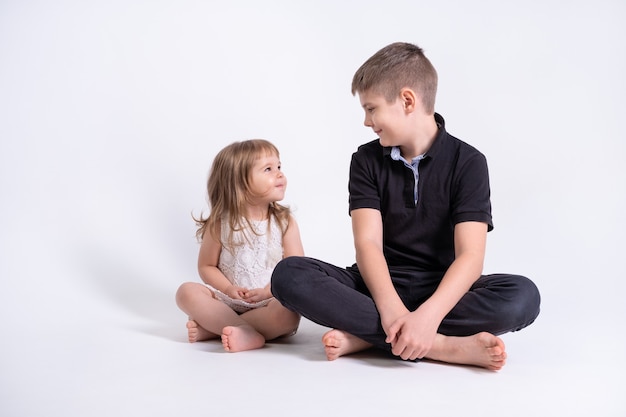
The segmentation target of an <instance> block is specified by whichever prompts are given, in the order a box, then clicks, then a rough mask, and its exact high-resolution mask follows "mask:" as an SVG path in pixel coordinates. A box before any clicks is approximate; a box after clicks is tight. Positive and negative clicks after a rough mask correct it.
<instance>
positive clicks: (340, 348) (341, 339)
mask: <svg viewBox="0 0 626 417" xmlns="http://www.w3.org/2000/svg"><path fill="white" fill-rule="evenodd" d="M322 343H323V344H324V351H325V352H326V359H328V360H329V361H334V360H335V359H337V358H338V357H340V356H344V355H349V354H350V353H356V352H360V351H362V350H365V349H368V348H370V347H371V346H372V345H370V344H369V343H367V342H366V341H365V340H363V339H359V338H358V337H356V336H353V335H351V334H350V333H346V332H343V331H341V330H337V329H333V330H330V331H328V332H326V333H325V334H324V336H322Z"/></svg>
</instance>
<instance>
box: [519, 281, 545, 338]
mask: <svg viewBox="0 0 626 417" xmlns="http://www.w3.org/2000/svg"><path fill="white" fill-rule="evenodd" d="M515 282H516V285H517V297H516V298H515V299H516V302H515V303H514V304H515V305H516V306H517V309H516V313H517V314H516V316H517V322H518V323H520V327H519V328H520V329H521V328H524V327H526V326H528V325H529V324H531V323H532V322H533V321H535V319H536V318H537V316H538V315H539V310H540V305H541V295H540V293H539V289H538V288H537V286H536V285H535V283H534V282H533V281H531V280H530V279H528V278H526V277H523V276H518V277H517V279H516V280H515Z"/></svg>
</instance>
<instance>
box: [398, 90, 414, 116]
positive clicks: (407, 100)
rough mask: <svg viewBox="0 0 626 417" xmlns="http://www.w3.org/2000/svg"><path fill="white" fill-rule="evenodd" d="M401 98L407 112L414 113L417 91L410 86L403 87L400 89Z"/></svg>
mask: <svg viewBox="0 0 626 417" xmlns="http://www.w3.org/2000/svg"><path fill="white" fill-rule="evenodd" d="M400 100H402V105H403V107H404V111H405V112H406V113H412V112H413V111H415V105H416V103H417V96H416V95H415V91H413V90H411V89H410V88H403V89H402V90H400Z"/></svg>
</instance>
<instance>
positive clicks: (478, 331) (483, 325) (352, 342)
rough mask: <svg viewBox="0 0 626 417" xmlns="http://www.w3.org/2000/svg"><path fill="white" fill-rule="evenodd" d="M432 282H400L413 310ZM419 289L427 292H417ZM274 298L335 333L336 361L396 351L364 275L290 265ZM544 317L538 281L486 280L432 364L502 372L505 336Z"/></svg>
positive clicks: (327, 342) (449, 319)
mask: <svg viewBox="0 0 626 417" xmlns="http://www.w3.org/2000/svg"><path fill="white" fill-rule="evenodd" d="M432 276H433V275H432V274H426V275H425V277H424V278H425V282H426V284H424V282H422V281H420V278H419V277H413V279H412V277H410V276H406V275H405V276H403V277H396V278H394V282H396V284H398V286H397V288H399V293H400V296H401V298H402V299H403V300H405V303H407V308H409V310H411V311H413V310H415V309H416V308H417V307H418V306H419V304H421V302H423V301H424V300H425V299H426V298H428V296H429V295H430V294H431V293H432V292H433V291H434V288H436V283H437V282H436V281H433V283H432V284H431V283H429V280H430V279H432ZM416 282H417V283H418V285H421V286H422V288H421V289H420V288H416V287H415V283H416ZM411 284H412V285H413V287H411ZM416 291H418V292H419V291H423V292H424V295H423V297H422V298H421V300H417V301H415V300H413V301H412V302H413V304H412V305H411V301H410V300H409V301H407V297H406V294H415V292H416ZM272 293H273V294H274V295H275V296H276V298H277V299H278V300H280V301H281V302H282V303H283V304H284V305H285V306H286V307H287V308H289V309H292V310H294V311H297V312H298V313H300V314H302V315H303V316H305V317H307V318H309V319H310V320H312V321H313V322H316V323H318V324H320V325H322V326H326V327H330V328H333V330H330V331H329V332H327V333H326V334H325V335H324V336H323V338H322V342H323V344H324V349H325V352H326V356H327V358H328V359H329V360H334V359H336V358H338V357H339V356H343V355H347V354H350V353H354V352H358V351H361V350H364V349H368V348H369V347H372V346H374V347H377V348H380V349H383V350H386V351H391V346H390V345H389V344H388V343H386V342H385V338H386V334H385V332H384V330H383V328H382V325H381V323H380V316H379V314H378V310H377V309H376V306H375V304H374V301H373V300H372V298H371V297H370V295H369V292H368V291H367V288H366V287H365V284H364V283H363V280H362V279H361V278H360V276H359V274H358V271H356V270H346V269H344V268H338V267H336V266H334V265H330V264H327V263H325V262H323V261H319V260H316V259H311V258H305V257H292V258H287V259H285V260H283V261H281V262H280V263H279V264H278V265H277V267H276V269H275V270H274V274H273V276H272ZM486 307H488V308H489V311H487V310H486ZM538 313H539V293H538V291H537V289H536V287H535V285H534V284H533V283H532V282H531V281H530V280H528V279H527V278H524V277H520V276H513V275H504V274H498V275H490V276H483V277H481V278H480V279H479V280H478V281H477V282H476V283H475V284H474V285H473V286H472V288H471V290H470V291H469V292H468V293H467V294H466V295H465V296H464V297H463V298H462V299H461V301H459V303H458V304H457V306H455V308H454V309H453V310H452V311H451V312H450V313H449V314H448V315H447V316H446V318H445V319H444V320H443V322H442V324H441V326H440V327H439V333H438V335H437V337H436V339H435V341H434V345H433V347H432V349H431V350H430V351H429V352H428V354H427V355H426V358H428V359H432V360H437V361H442V362H448V363H455V364H465V365H475V366H481V367H484V368H487V369H494V370H495V369H500V368H501V367H502V366H504V363H505V360H506V351H505V346H504V342H503V341H502V340H501V339H500V338H499V337H497V335H498V334H502V333H506V332H509V331H515V330H520V329H522V328H523V327H525V326H527V325H529V324H530V323H532V321H533V320H534V319H535V318H536V316H537V315H538Z"/></svg>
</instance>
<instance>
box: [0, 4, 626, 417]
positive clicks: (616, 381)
mask: <svg viewBox="0 0 626 417" xmlns="http://www.w3.org/2000/svg"><path fill="white" fill-rule="evenodd" d="M352 3H353V2H338V1H334V0H333V1H330V0H328V1H327V0H319V1H315V2H306V1H301V2H287V1H285V2H283V1H282V0H267V1H264V2H257V1H253V0H242V1H229V2H225V1H213V0H207V1H196V0H177V1H169V0H162V1H142V0H106V1H103V0H90V1H74V0H54V1H43V0H41V1H38V0H32V1H22V0H15V1H13V0H4V1H1V2H0V417H39V416H42V417H51V416H62V417H83V416H89V417H99V416H103V417H104V416H107V417H108V416H124V417H125V416H147V417H160V416H184V415H210V416H212V415H236V416H243V415H275V416H316V417H319V416H339V415H348V416H382V415H396V414H397V415H402V416H404V415H406V416H413V415H415V416H454V415H464V416H481V417H482V416H485V415H489V416H493V415H496V416H500V415H502V416H523V417H527V416H568V417H569V416H584V417H588V416H598V417H600V416H601V417H613V416H615V417H623V416H626V399H625V395H624V393H625V390H624V386H625V382H624V380H625V376H624V375H626V355H625V353H626V337H625V336H624V331H625V325H624V321H625V318H626V303H624V294H626V280H625V274H624V267H623V258H624V249H625V245H624V234H625V233H626V221H625V220H624V219H625V217H624V212H625V211H626V194H625V193H624V190H626V170H625V169H624V163H623V159H624V155H625V154H626V142H625V141H624V138H625V137H626V128H625V125H624V123H623V116H624V114H626V102H625V101H624V97H626V84H625V83H624V74H626V55H624V51H625V50H626V44H625V42H626V26H625V25H624V21H626V5H625V4H624V2H623V1H621V0H615V1H611V0H600V1H595V2H566V1H559V0H542V1H532V0H529V1H526V2H523V3H519V4H517V3H515V4H514V3H510V2H494V1H488V0H479V1H474V2H467V1H464V0H441V1H437V2H419V1H410V2H409V1H404V0H389V1H385V2H381V1H374V0H362V1H360V2H356V3H358V7H357V6H356V3H354V4H352ZM399 40H400V41H409V42H416V43H418V44H420V45H421V46H423V47H424V48H425V50H426V53H427V55H428V56H429V57H430V58H431V60H432V61H433V63H434V65H435V67H436V68H437V69H438V71H439V76H440V87H439V92H438V98H437V110H438V111H439V112H441V113H442V114H443V116H444V117H446V121H447V126H448V127H449V130H450V131H451V132H452V133H453V134H455V135H457V136H459V137H460V138H461V139H464V140H466V141H468V142H470V143H471V144H473V145H475V146H477V147H478V148H479V149H480V150H482V151H483V152H484V153H485V154H486V156H487V159H488V161H489V167H490V174H491V179H492V184H491V186H492V187H491V188H492V203H493V208H494V221H495V225H496V228H495V229H494V231H493V232H491V233H490V234H489V240H488V250H487V259H486V262H485V272H488V273H490V272H511V273H520V274H524V275H527V276H529V277H530V278H532V279H533V280H534V281H535V282H536V283H537V285H538V287H539V289H540V291H541V294H542V297H543V299H542V312H541V315H540V316H539V318H538V319H537V321H536V322H535V323H534V324H533V325H531V326H530V327H529V328H527V329H525V330H523V331H521V332H519V333H515V334H507V335H504V336H503V338H504V341H505V343H506V345H507V351H508V354H509V360H508V362H507V365H506V367H505V368H504V369H503V370H502V371H500V372H497V373H495V372H489V371H484V370H481V369H476V368H471V367H460V366H450V365H444V364H437V363H428V362H421V363H406V362H402V361H398V360H392V359H389V358H387V357H383V356H381V355H380V354H376V353H374V352H369V353H361V354H358V355H354V356H351V357H346V358H340V359H338V360H337V361H334V362H328V361H326V360H325V357H324V353H323V350H322V347H321V343H320V338H321V335H322V334H323V332H324V331H325V329H322V328H320V327H319V326H316V325H314V324H312V323H310V322H307V321H304V322H303V323H302V326H301V329H300V331H299V332H298V334H297V335H296V336H294V337H293V338H291V339H288V340H283V341H281V342H278V343H270V344H268V345H267V346H266V347H265V348H264V349H261V350H258V351H253V352H243V353H238V354H228V353H224V352H223V351H222V350H221V346H220V344H219V343H217V342H212V343H197V344H193V345H192V344H189V343H187V342H186V329H185V316H184V315H183V314H182V312H180V311H179V310H178V309H177V307H176V306H175V303H174V293H175V291H176V288H177V287H178V285H180V283H182V282H183V281H188V280H197V279H198V278H197V272H196V270H195V263H196V256H197V249H198V248H197V245H196V242H195V241H194V238H193V235H194V225H193V222H192V221H191V218H190V213H191V212H193V213H194V214H196V215H197V214H198V213H199V212H200V211H202V210H205V209H206V203H205V195H204V193H205V180H206V173H207V171H208V169H209V165H210V161H211V160H212V158H213V156H214V155H215V153H216V152H217V149H219V148H220V147H222V146H223V145H225V144H227V143H229V142H231V141H233V140H239V139H245V138H250V137H264V138H268V139H270V140H273V141H274V142H275V143H276V144H277V146H278V148H279V149H280V150H281V159H282V162H283V171H284V172H285V173H286V174H287V177H288V178H289V181H290V182H289V189H288V192H287V198H288V200H287V201H286V204H289V205H290V206H291V207H292V208H294V213H295V215H296V217H297V219H298V221H299V224H300V227H301V231H302V237H303V242H304V246H305V252H306V253H307V255H309V256H314V257H318V258H320V259H324V260H327V261H329V262H332V263H335V264H338V265H347V264H349V263H352V262H353V259H354V256H353V249H352V240H351V232H350V222H349V218H348V215H347V189H346V188H347V187H346V182H347V172H348V165H349V160H350V155H351V153H352V152H353V151H354V150H355V149H356V147H357V146H358V145H359V144H361V143H363V142H365V141H368V140H371V139H373V134H372V132H371V130H369V129H367V128H365V127H363V126H362V120H363V119H362V110H361V109H360V108H359V104H358V99H356V98H354V97H352V96H351V95H350V91H349V90H350V88H349V87H350V80H351V76H352V74H353V73H354V71H355V70H356V68H358V66H359V65H360V64H361V63H362V62H363V61H364V60H365V59H366V58H367V57H368V56H370V55H371V54H372V53H374V52H375V51H376V50H377V49H379V48H380V47H382V46H384V45H386V44H388V43H391V42H393V41H399Z"/></svg>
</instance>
